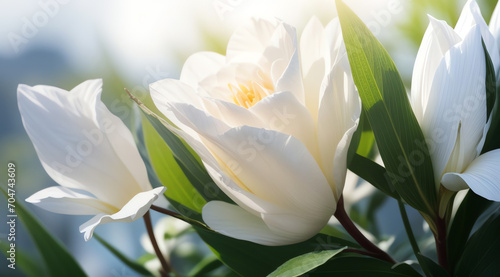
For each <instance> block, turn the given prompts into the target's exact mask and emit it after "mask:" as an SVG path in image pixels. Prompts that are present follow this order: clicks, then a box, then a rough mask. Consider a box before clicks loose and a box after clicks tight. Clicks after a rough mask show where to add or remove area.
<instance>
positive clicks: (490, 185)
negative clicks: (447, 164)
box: [442, 149, 500, 201]
mask: <svg viewBox="0 0 500 277" xmlns="http://www.w3.org/2000/svg"><path fill="white" fill-rule="evenodd" d="M498 180H500V149H496V150H493V151H490V152H487V153H485V154H483V155H481V156H479V157H477V158H476V159H475V160H474V161H473V162H472V163H471V164H470V165H469V167H468V168H467V169H466V170H465V172H464V173H447V174H445V175H444V176H443V180H442V184H443V186H445V187H446V188H447V189H449V190H453V191H456V190H461V189H466V188H467V187H470V188H471V189H472V190H473V191H474V192H475V193H476V194H478V195H481V196H482V197H484V198H486V199H488V200H493V201H500V183H499V182H498Z"/></svg>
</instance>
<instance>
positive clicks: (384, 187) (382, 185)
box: [349, 154, 399, 199]
mask: <svg viewBox="0 0 500 277" xmlns="http://www.w3.org/2000/svg"><path fill="white" fill-rule="evenodd" d="M349 170H351V171H352V172H354V173H355V174H356V175H358V176H359V177H361V178H363V180H365V181H367V182H368V183H370V184H372V185H373V186H374V187H376V188H378V189H379V190H381V191H382V192H384V193H385V194H387V195H389V196H391V197H392V198H394V199H399V195H398V193H397V192H396V191H395V188H394V187H393V186H391V185H392V184H391V183H389V182H388V180H387V178H386V177H387V172H386V170H385V168H384V167H383V166H381V165H379V164H377V163H376V162H374V161H372V160H370V159H368V158H365V157H363V156H361V155H358V154H354V156H353V158H352V161H351V163H350V164H349Z"/></svg>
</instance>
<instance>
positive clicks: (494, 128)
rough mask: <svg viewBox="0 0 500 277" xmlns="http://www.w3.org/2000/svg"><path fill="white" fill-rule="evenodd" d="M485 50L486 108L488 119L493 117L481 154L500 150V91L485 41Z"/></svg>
mask: <svg viewBox="0 0 500 277" xmlns="http://www.w3.org/2000/svg"><path fill="white" fill-rule="evenodd" d="M483 48H484V55H485V58H486V106H487V115H488V119H489V118H490V117H491V124H490V128H489V130H488V133H487V134H486V140H485V142H484V146H483V149H482V151H481V154H482V153H486V152H488V151H491V150H494V149H497V148H500V140H499V139H498V138H500V91H499V90H498V88H497V80H496V76H495V68H494V66H493V62H492V61H491V58H490V55H489V54H488V50H487V49H486V46H485V45H484V41H483Z"/></svg>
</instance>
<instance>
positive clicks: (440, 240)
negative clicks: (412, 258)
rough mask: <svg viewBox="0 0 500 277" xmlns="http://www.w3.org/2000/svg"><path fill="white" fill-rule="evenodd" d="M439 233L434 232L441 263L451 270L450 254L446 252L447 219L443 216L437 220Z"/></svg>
mask: <svg viewBox="0 0 500 277" xmlns="http://www.w3.org/2000/svg"><path fill="white" fill-rule="evenodd" d="M436 229H437V233H435V234H434V239H435V240H436V250H437V256H438V262H439V265H441V266H442V267H443V268H444V269H446V270H447V271H448V272H450V268H449V265H448V255H447V253H446V221H445V220H444V219H443V218H440V217H439V216H438V217H437V220H436Z"/></svg>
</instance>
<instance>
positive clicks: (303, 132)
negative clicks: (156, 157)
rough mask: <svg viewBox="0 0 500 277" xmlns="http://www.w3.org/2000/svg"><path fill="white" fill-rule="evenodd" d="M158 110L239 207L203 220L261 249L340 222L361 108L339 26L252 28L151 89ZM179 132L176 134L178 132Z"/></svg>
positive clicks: (216, 209) (221, 206)
mask: <svg viewBox="0 0 500 277" xmlns="http://www.w3.org/2000/svg"><path fill="white" fill-rule="evenodd" d="M150 88H151V95H152V97H153V100H154V102H155V104H156V106H157V107H158V109H159V110H160V111H161V112H162V113H164V114H165V115H166V116H167V117H168V119H169V120H171V122H172V123H174V124H175V126H177V127H178V128H179V129H175V130H174V131H175V132H177V133H178V134H179V135H180V136H182V137H183V138H184V139H185V140H186V141H187V142H188V143H189V144H190V145H191V146H192V147H193V148H194V150H195V151H196V152H197V153H198V154H199V155H200V157H201V159H202V161H203V163H204V165H205V167H206V168H207V171H208V173H209V174H210V175H211V176H212V178H213V180H214V181H215V182H216V183H217V185H218V186H219V187H220V188H221V189H222V190H223V191H224V192H225V193H226V194H227V195H228V196H229V197H230V198H231V199H232V200H234V202H236V203H237V204H238V206H236V205H232V204H228V203H225V202H220V201H212V202H210V203H208V204H207V205H205V206H204V208H203V219H204V221H205V222H206V223H207V224H208V225H209V226H210V227H211V228H213V229H214V230H216V231H219V232H221V233H224V234H226V235H228V236H231V237H234V238H238V239H243V240H248V241H253V242H257V243H260V244H264V245H284V244H291V243H296V242H300V241H303V240H306V239H308V238H310V237H312V236H313V235H315V234H316V233H318V232H319V231H320V230H321V228H323V227H324V226H325V225H326V223H327V222H328V219H329V218H330V217H331V215H332V214H333V213H334V211H335V208H336V202H337V200H338V199H339V198H340V196H341V194H342V189H343V186H344V180H345V175H346V169H347V168H346V156H347V149H348V147H349V143H350V140H351V137H352V134H353V133H354V131H355V130H356V128H357V125H358V119H359V115H360V110H361V104H360V100H359V97H358V95H357V91H356V89H355V87H354V83H353V81H352V76H351V73H350V67H349V63H348V59H347V55H346V52H345V47H344V45H343V41H342V36H341V33H340V26H339V22H338V20H334V21H332V22H331V23H330V24H328V26H327V27H326V28H324V27H323V26H322V25H321V23H319V21H318V20H317V19H312V20H311V21H310V22H309V24H308V25H307V26H306V28H305V30H304V32H303V35H302V38H301V41H300V51H299V48H298V42H297V37H296V32H295V29H294V28H293V27H291V26H289V25H287V24H285V23H283V22H281V21H278V20H265V19H254V20H252V21H251V22H249V24H246V25H244V26H243V27H241V28H239V29H238V30H237V31H236V32H235V33H234V34H233V36H232V37H231V39H230V41H229V44H228V47H227V52H226V56H222V55H219V54H216V53H211V52H201V53H197V54H194V55H192V56H191V57H189V58H188V60H187V61H186V63H185V64H184V67H183V69H182V72H181V77H180V80H171V79H167V80H162V81H159V82H156V83H154V84H152V85H151V87H150ZM172 128H173V127H172Z"/></svg>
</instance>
